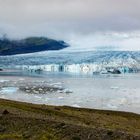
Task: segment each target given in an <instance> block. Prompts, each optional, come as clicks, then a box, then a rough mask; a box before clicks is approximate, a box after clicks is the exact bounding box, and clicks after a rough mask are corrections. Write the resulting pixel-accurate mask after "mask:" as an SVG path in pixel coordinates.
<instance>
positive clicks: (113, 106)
mask: <svg viewBox="0 0 140 140" xmlns="http://www.w3.org/2000/svg"><path fill="white" fill-rule="evenodd" d="M107 107H108V108H111V109H117V108H118V107H117V106H116V105H113V104H112V103H109V104H107Z"/></svg>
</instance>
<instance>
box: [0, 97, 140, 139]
mask: <svg viewBox="0 0 140 140" xmlns="http://www.w3.org/2000/svg"><path fill="white" fill-rule="evenodd" d="M4 111H6V113H4ZM20 139H21V140H22V139H23V140H25V139H28V140H129V139H134V140H135V139H136V140H140V115H137V114H133V113H124V112H114V111H103V110H93V109H82V108H72V107H66V106H64V107H56V106H47V105H35V104H29V103H21V102H16V101H9V100H3V99H0V140H20Z"/></svg>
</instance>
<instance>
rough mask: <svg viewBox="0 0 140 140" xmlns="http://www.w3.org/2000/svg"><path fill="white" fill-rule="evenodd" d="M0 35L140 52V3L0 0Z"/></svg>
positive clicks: (121, 0)
mask: <svg viewBox="0 0 140 140" xmlns="http://www.w3.org/2000/svg"><path fill="white" fill-rule="evenodd" d="M0 33H1V35H2V34H5V33H6V34H7V36H8V37H10V38H23V37H27V36H48V37H51V38H56V39H62V40H63V39H64V40H66V41H67V42H68V43H70V44H71V46H72V47H75V48H76V47H78V48H79V47H80V48H85V49H86V47H87V46H88V47H89V48H94V49H95V48H96V49H102V48H104V47H111V48H112V49H116V48H117V49H126V50H127V49H128V50H140V43H139V42H140V0H0ZM85 46H86V47H85ZM88 47H87V48H88Z"/></svg>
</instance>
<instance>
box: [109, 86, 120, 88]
mask: <svg viewBox="0 0 140 140" xmlns="http://www.w3.org/2000/svg"><path fill="white" fill-rule="evenodd" d="M110 88H111V89H119V87H115V86H112V87H110Z"/></svg>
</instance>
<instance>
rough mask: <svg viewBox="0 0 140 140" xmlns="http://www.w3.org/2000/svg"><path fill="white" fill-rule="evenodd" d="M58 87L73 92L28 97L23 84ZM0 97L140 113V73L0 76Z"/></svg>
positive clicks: (15, 73)
mask: <svg viewBox="0 0 140 140" xmlns="http://www.w3.org/2000/svg"><path fill="white" fill-rule="evenodd" d="M42 81H47V82H48V83H49V84H52V85H57V86H60V87H63V88H65V89H68V90H70V91H72V93H60V92H54V93H51V94H27V93H24V92H21V91H19V89H18V85H19V83H22V82H23V83H24V82H25V83H28V82H42ZM4 82H5V83H6V82H9V83H12V86H11V84H10V85H6V86H5V87H4V88H1V89H0V98H6V99H12V100H18V101H26V102H31V103H38V104H49V105H68V106H74V107H85V108H97V109H109V110H121V111H129V112H135V113H140V84H139V83H140V74H124V75H123V74H122V75H71V74H69V73H40V74H35V73H32V74H31V73H25V72H12V73H11V72H9V73H8V72H7V73H0V84H1V85H2V83H4Z"/></svg>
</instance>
